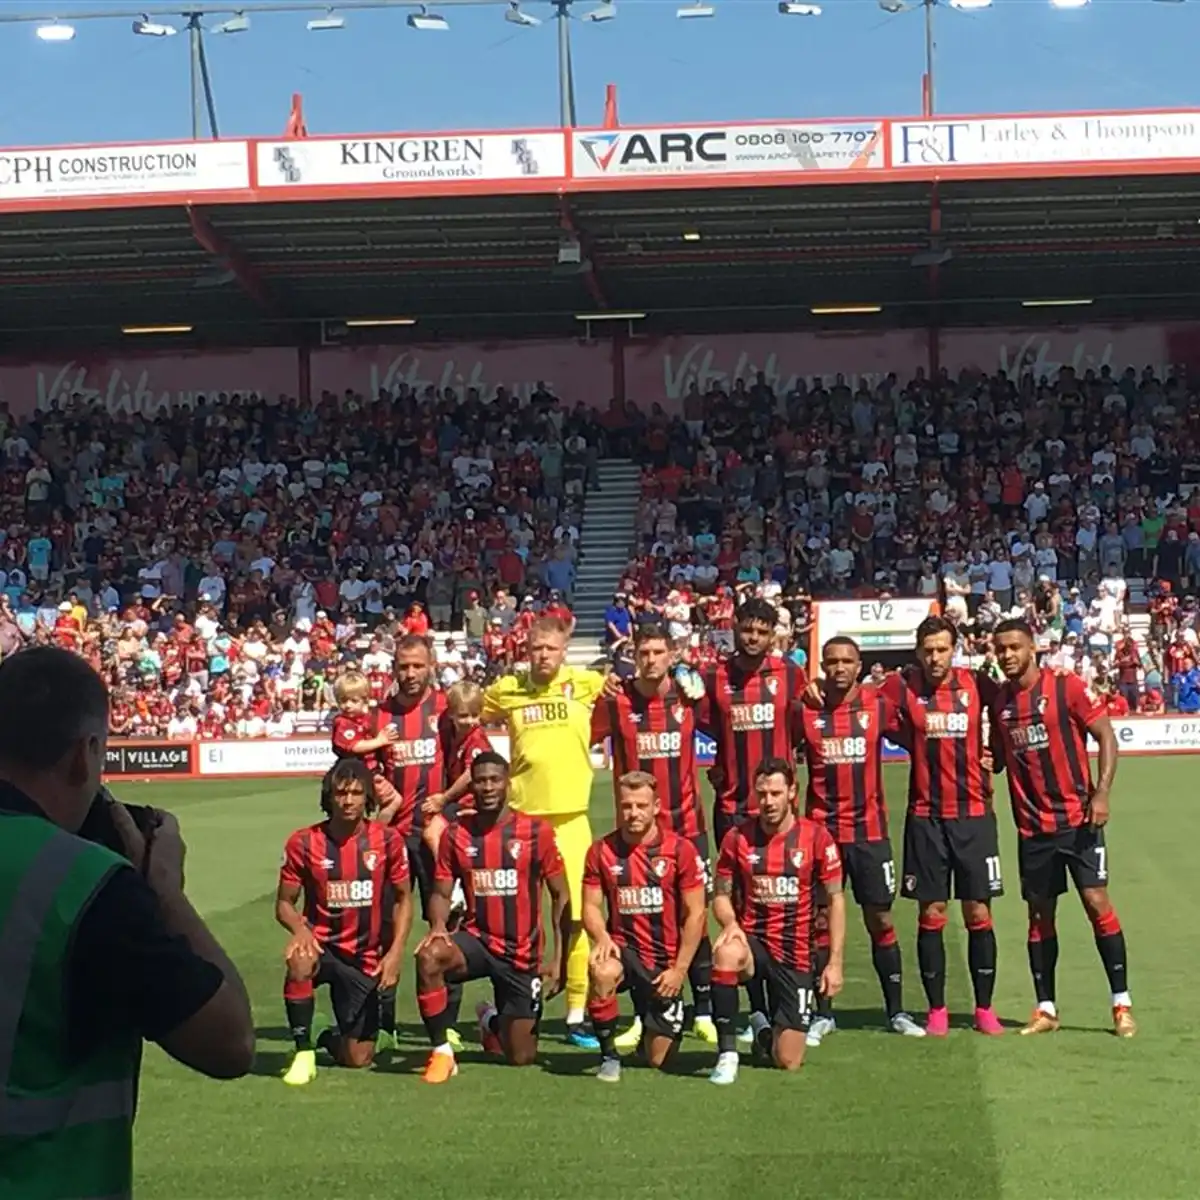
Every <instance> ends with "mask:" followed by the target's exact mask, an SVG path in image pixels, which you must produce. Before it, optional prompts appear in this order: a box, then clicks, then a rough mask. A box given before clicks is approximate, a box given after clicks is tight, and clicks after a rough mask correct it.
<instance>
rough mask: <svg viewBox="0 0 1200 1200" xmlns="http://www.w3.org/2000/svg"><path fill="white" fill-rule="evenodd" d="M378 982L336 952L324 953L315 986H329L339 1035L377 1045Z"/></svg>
mask: <svg viewBox="0 0 1200 1200" xmlns="http://www.w3.org/2000/svg"><path fill="white" fill-rule="evenodd" d="M377 982H378V981H377V980H376V979H375V978H373V977H372V976H370V975H368V974H366V973H365V972H364V971H361V970H360V969H359V968H358V967H356V966H355V965H354V964H353V963H352V962H350V960H349V959H347V958H344V957H343V956H342V955H340V954H338V953H337V952H336V951H334V950H324V951H322V953H321V961H320V964H319V965H318V967H317V974H316V976H315V977H314V979H313V983H314V984H315V985H316V986H317V987H320V986H321V985H322V984H328V985H329V999H330V1002H331V1003H332V1004H333V1017H334V1020H335V1021H336V1022H337V1028H338V1033H339V1035H340V1036H342V1037H344V1038H348V1039H349V1040H351V1041H355V1042H373V1041H374V1040H375V1037H376V1035H377V1034H378V1033H379V1005H378V1004H377V1003H376V999H375V994H376V985H377Z"/></svg>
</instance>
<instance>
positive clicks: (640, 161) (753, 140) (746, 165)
mask: <svg viewBox="0 0 1200 1200" xmlns="http://www.w3.org/2000/svg"><path fill="white" fill-rule="evenodd" d="M883 140H884V139H883V126H882V124H881V123H880V122H878V121H862V122H856V123H853V124H834V123H830V124H825V123H819V122H814V123H809V124H805V123H793V122H786V123H782V124H772V125H729V126H711V127H702V126H693V127H691V128H670V129H668V128H647V129H620V130H603V131H597V132H593V133H577V134H575V135H574V146H573V149H574V167H573V174H574V175H575V177H576V178H580V179H588V178H591V179H597V178H621V177H626V176H630V175H693V174H694V175H712V174H730V175H741V174H756V173H772V174H773V173H793V172H806V171H830V170H832V171H851V170H870V169H874V168H879V167H882V166H883V161H884V160H883V153H884V147H883Z"/></svg>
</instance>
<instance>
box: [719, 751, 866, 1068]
mask: <svg viewBox="0 0 1200 1200" xmlns="http://www.w3.org/2000/svg"><path fill="white" fill-rule="evenodd" d="M754 789H755V793H756V800H757V808H758V816H757V817H756V818H754V819H752V820H749V821H746V822H745V823H744V824H742V825H740V826H738V827H737V828H735V829H732V830H730V832H729V833H728V834H726V835H725V840H724V841H723V842H722V843H721V853H720V857H719V858H718V860H717V871H716V879H715V881H714V887H715V892H716V895H715V896H714V899H713V915H714V916H715V917H716V919H717V922H718V924H719V925H720V926H721V933H720V935H719V936H718V937H717V940H716V941H715V942H714V943H713V1011H714V1013H715V1015H716V1024H717V1037H718V1039H719V1041H718V1051H719V1053H718V1056H717V1064H716V1066H715V1067H714V1069H713V1072H712V1074H711V1076H710V1077H709V1078H710V1080H711V1081H712V1082H713V1083H716V1084H731V1083H733V1082H734V1081H735V1080H736V1079H737V1074H738V1053H737V1017H738V1012H737V1010H738V985H739V983H744V982H746V981H747V980H749V979H751V978H753V977H755V976H758V977H759V978H761V979H762V981H763V982H764V984H765V986H766V993H767V1005H768V1019H767V1024H765V1025H764V1026H762V1027H761V1028H760V1029H759V1030H757V1031H756V1034H757V1039H762V1040H764V1041H765V1040H767V1035H768V1033H769V1045H770V1054H771V1059H772V1061H773V1062H774V1064H775V1065H776V1066H777V1067H781V1068H783V1069H784V1070H788V1071H795V1070H798V1069H799V1068H800V1067H801V1066H802V1065H803V1063H804V1049H805V1032H806V1028H807V1025H808V1017H809V1011H810V1008H811V1005H812V996H813V989H814V987H816V988H818V989H819V990H820V991H822V992H823V993H825V994H826V995H829V996H834V995H836V994H837V993H838V992H839V991H840V990H841V987H842V957H843V952H844V948H845V941H846V905H845V897H844V896H843V895H842V862H841V857H840V855H839V854H838V848H837V845H836V843H835V842H834V840H833V838H832V837H831V836H830V835H829V833H828V831H827V830H826V829H825V828H824V827H823V826H822V825H820V824H818V823H817V822H816V821H811V820H809V819H808V818H807V817H801V816H798V815H797V814H796V776H795V772H794V770H793V767H792V764H791V763H790V762H788V761H787V760H785V759H778V758H770V759H766V760H764V761H763V762H762V763H760V764H759V766H758V768H757V770H756V771H755V774H754ZM818 887H820V888H823V889H824V892H825V894H826V897H827V899H828V905H829V915H828V922H829V956H828V961H827V963H826V964H825V966H824V968H823V969H822V971H821V972H820V975H819V977H815V976H814V957H813V940H814V932H815V930H814V924H815V918H816V903H815V901H816V892H817V889H818ZM757 1039H756V1040H757ZM759 1044H761V1042H760V1043H759Z"/></svg>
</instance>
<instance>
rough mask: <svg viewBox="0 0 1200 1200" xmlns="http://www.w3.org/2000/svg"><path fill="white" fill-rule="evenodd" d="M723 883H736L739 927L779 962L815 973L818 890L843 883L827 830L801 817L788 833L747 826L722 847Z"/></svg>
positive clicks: (752, 824)
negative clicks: (815, 928) (825, 886)
mask: <svg viewBox="0 0 1200 1200" xmlns="http://www.w3.org/2000/svg"><path fill="white" fill-rule="evenodd" d="M717 879H718V881H720V880H725V881H728V882H731V883H732V885H733V898H734V901H733V902H734V912H735V913H736V914H737V920H738V924H739V925H740V926H741V927H742V929H743V930H744V931H745V932H746V933H748V934H753V935H754V936H755V937H756V938H758V940H759V941H760V942H762V944H763V945H764V946H765V947H766V950H767V953H768V954H769V955H770V956H771V957H772V958H773V959H774V960H775V961H776V962H778V963H781V964H782V965H783V966H786V967H791V968H792V969H793V970H796V971H810V970H812V942H813V921H814V920H815V918H816V912H817V905H816V889H817V885H818V884H821V885H828V884H840V883H841V880H842V858H841V855H840V854H839V853H838V848H837V845H836V844H835V842H834V840H833V838H831V837H830V836H829V831H828V830H827V829H826V828H825V827H824V826H823V825H819V824H817V822H816V821H810V820H808V818H806V817H797V818H796V819H795V820H794V821H793V822H792V827H791V828H790V829H788V830H787V831H786V832H784V833H776V834H773V835H768V834H767V833H766V832H765V831H764V830H763V827H762V826H761V825H760V824H759V823H758V822H757V821H744V822H743V823H742V824H741V825H738V826H737V827H736V828H734V829H731V830H730V831H729V832H728V833H727V834H726V835H725V840H724V841H723V842H722V843H721V853H720V856H719V857H718V859H717Z"/></svg>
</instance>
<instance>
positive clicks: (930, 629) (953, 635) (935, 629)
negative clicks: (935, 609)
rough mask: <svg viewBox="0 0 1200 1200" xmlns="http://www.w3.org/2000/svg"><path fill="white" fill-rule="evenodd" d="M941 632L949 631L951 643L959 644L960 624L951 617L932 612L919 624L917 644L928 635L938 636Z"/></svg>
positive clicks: (953, 644)
mask: <svg viewBox="0 0 1200 1200" xmlns="http://www.w3.org/2000/svg"><path fill="white" fill-rule="evenodd" d="M939 633H948V634H949V635H950V645H952V646H957V645H958V626H957V625H955V623H954V622H953V621H951V620H950V618H949V617H942V616H939V615H938V614H937V613H930V615H929V616H927V617H926V618H925V620H923V621H922V622H921V623H920V625H918V626H917V645H918V646H919V645H920V644H921V643H922V642H923V641H924V640H925V639H926V638H927V637H937V635H938V634H939Z"/></svg>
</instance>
